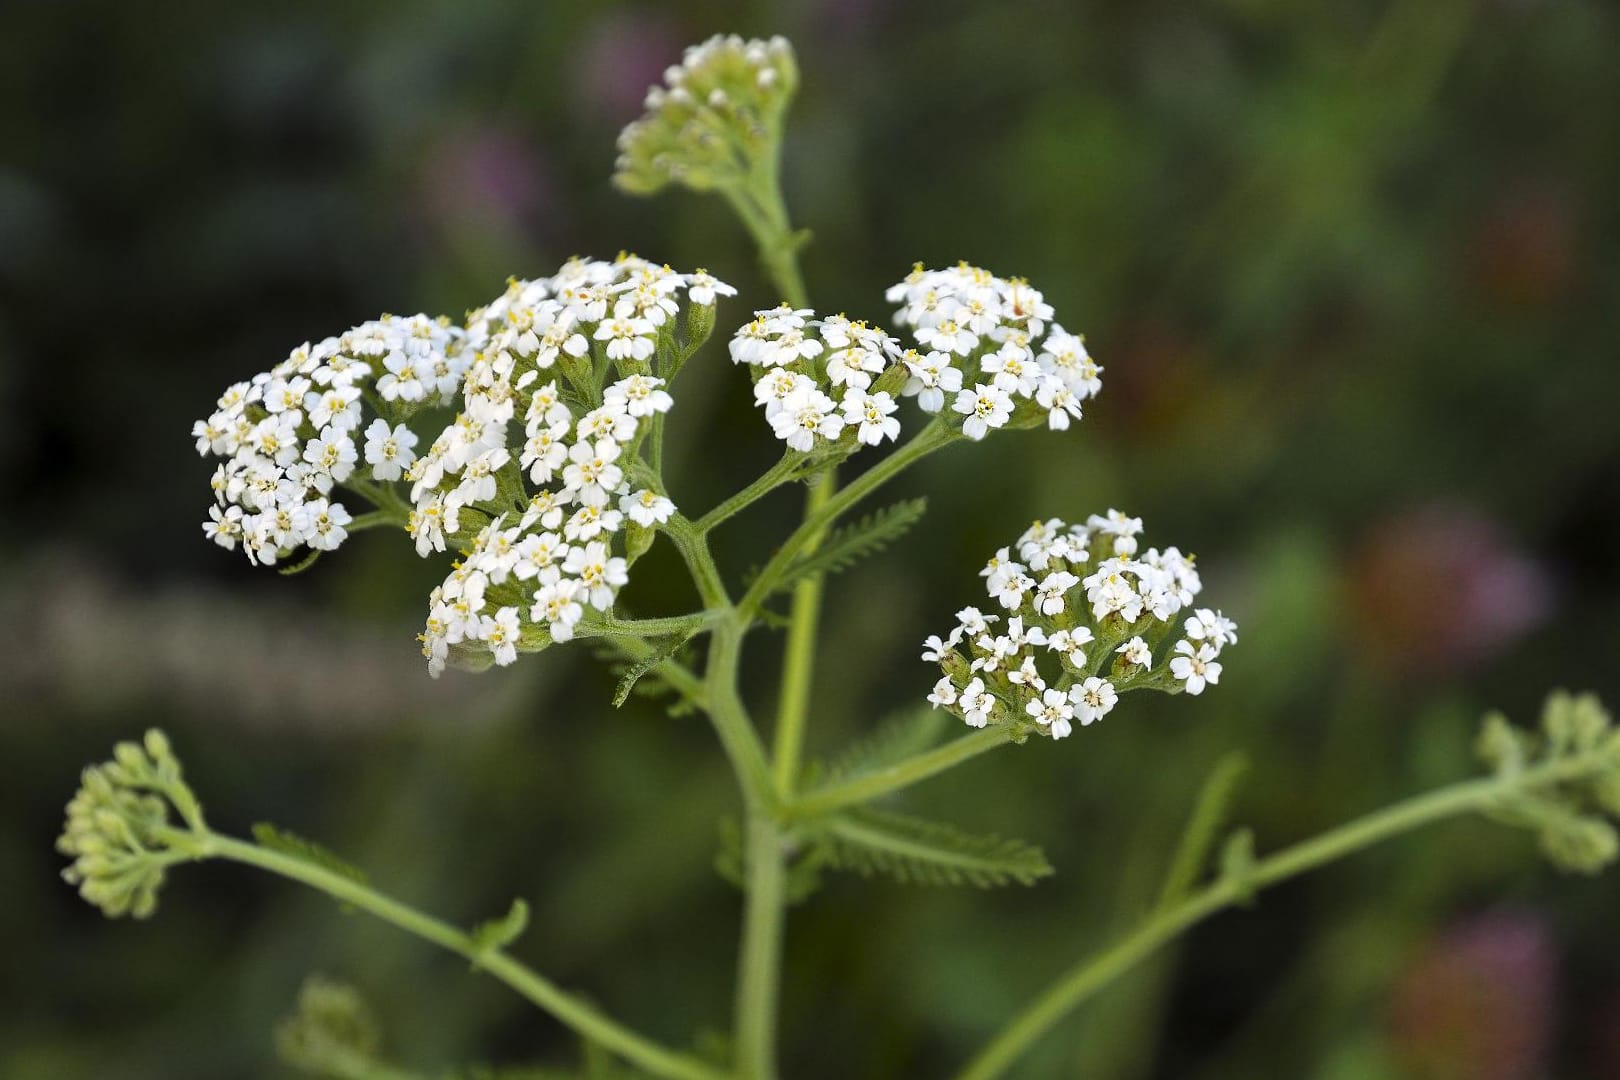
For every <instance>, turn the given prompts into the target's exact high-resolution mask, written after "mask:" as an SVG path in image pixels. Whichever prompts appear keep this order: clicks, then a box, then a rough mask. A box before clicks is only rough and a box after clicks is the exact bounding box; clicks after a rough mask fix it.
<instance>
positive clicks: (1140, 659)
mask: <svg viewBox="0 0 1620 1080" xmlns="http://www.w3.org/2000/svg"><path fill="white" fill-rule="evenodd" d="M1114 651H1115V652H1117V653H1118V654H1119V655H1120V656H1123V657H1124V658H1125V662H1126V663H1127V664H1135V665H1136V666H1137V667H1151V666H1152V664H1153V650H1152V649H1150V648H1148V643H1147V642H1145V641H1143V640H1142V639H1141V638H1139V637H1133V638H1131V640H1129V641H1127V642H1126V643H1125V644H1123V645H1121V646H1120V647H1119V648H1117V649H1115V650H1114Z"/></svg>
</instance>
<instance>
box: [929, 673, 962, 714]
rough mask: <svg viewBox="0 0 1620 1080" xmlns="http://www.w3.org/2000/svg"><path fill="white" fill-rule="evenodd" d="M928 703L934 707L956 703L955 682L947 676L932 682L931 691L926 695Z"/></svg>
mask: <svg viewBox="0 0 1620 1080" xmlns="http://www.w3.org/2000/svg"><path fill="white" fill-rule="evenodd" d="M928 704H930V705H932V706H933V707H934V708H936V709H937V708H939V707H940V706H942V705H945V706H950V705H954V704H956V684H955V683H953V682H951V680H950V679H948V678H946V679H941V680H939V682H937V683H935V684H934V689H933V692H932V693H930V694H929V695H928Z"/></svg>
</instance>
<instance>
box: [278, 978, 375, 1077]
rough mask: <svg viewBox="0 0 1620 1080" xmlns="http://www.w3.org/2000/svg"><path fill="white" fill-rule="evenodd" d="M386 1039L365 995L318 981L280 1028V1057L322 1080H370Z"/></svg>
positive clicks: (300, 996)
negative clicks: (329, 1079)
mask: <svg viewBox="0 0 1620 1080" xmlns="http://www.w3.org/2000/svg"><path fill="white" fill-rule="evenodd" d="M381 1045H382V1036H381V1032H380V1030H379V1028H378V1025H377V1021H376V1019H375V1018H374V1017H373V1016H372V1012H371V1009H370V1007H369V1006H367V1005H366V1002H365V1000H364V999H363V998H362V997H361V996H360V993H359V992H358V991H357V990H355V989H354V987H352V986H349V985H347V984H344V983H340V982H334V981H333V980H331V979H327V978H323V977H322V976H319V975H312V976H310V977H309V978H308V979H306V980H305V981H304V986H303V988H302V989H301V990H299V992H298V1007H297V1011H296V1012H294V1013H293V1014H292V1015H291V1016H289V1017H287V1019H285V1020H283V1021H282V1022H281V1023H280V1024H278V1025H277V1026H276V1053H277V1054H278V1055H279V1056H280V1058H281V1060H282V1061H285V1062H286V1063H287V1064H289V1065H291V1066H293V1067H294V1068H298V1069H303V1070H306V1071H308V1072H310V1073H313V1074H316V1075H320V1076H327V1075H332V1076H351V1075H370V1074H371V1072H372V1071H373V1070H372V1066H373V1065H374V1064H375V1059H376V1055H377V1051H378V1050H379V1049H380V1048H381Z"/></svg>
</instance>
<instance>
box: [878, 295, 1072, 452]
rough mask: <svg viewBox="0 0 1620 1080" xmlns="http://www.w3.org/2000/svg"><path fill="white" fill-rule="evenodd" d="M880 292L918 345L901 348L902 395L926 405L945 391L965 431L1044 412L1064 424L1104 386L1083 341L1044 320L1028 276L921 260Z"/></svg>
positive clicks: (1047, 314)
mask: <svg viewBox="0 0 1620 1080" xmlns="http://www.w3.org/2000/svg"><path fill="white" fill-rule="evenodd" d="M887 296H888V299H889V301H890V302H891V303H896V304H899V305H901V306H900V309H899V310H898V311H897V312H895V323H896V324H897V325H899V326H905V327H909V328H910V329H911V333H912V337H914V338H915V339H916V342H917V345H918V349H916V350H908V351H907V352H906V354H905V364H906V367H907V369H908V370H909V372H910V375H911V378H910V380H909V381H908V382H907V383H906V385H905V389H904V390H903V393H904V395H905V396H907V397H913V396H914V397H916V398H917V403H918V404H919V405H920V406H921V407H922V408H923V409H924V410H925V411H927V412H931V413H935V412H939V411H940V410H942V409H943V408H944V407H945V403H946V401H947V400H949V401H950V403H951V408H952V409H953V410H954V411H955V412H957V413H960V414H961V416H962V432H963V434H965V435H966V436H967V437H968V438H970V439H982V438H984V437H985V435H986V434H988V433H989V432H990V431H991V430H992V429H994V428H999V427H1004V426H1006V425H1007V424H1008V423H1019V424H1020V426H1023V425H1024V424H1027V423H1030V422H1038V421H1039V419H1040V417H1041V415H1042V414H1043V413H1044V415H1045V418H1046V423H1047V425H1048V426H1049V427H1051V428H1053V429H1063V428H1067V427H1068V426H1069V422H1070V421H1071V420H1078V419H1080V406H1081V403H1082V402H1084V401H1085V400H1086V399H1087V398H1090V397H1093V396H1095V395H1096V393H1097V391H1098V390H1100V389H1102V378H1101V376H1102V369H1101V368H1100V367H1098V366H1097V365H1096V363H1095V362H1093V361H1092V359H1091V357H1090V356H1089V355H1088V354H1087V353H1086V346H1085V340H1084V339H1083V338H1081V337H1079V336H1077V335H1075V334H1071V333H1069V332H1068V331H1066V330H1064V329H1063V327H1061V326H1059V325H1057V324H1056V323H1053V322H1051V319H1052V306H1051V305H1050V304H1048V303H1047V302H1046V301H1045V299H1044V298H1043V297H1042V296H1041V294H1040V293H1039V292H1037V291H1036V290H1035V289H1033V288H1031V287H1030V285H1029V283H1028V282H1026V281H1023V280H1021V279H1019V278H1011V279H1005V278H999V277H996V276H995V275H994V274H992V273H990V272H989V271H988V270H982V269H980V268H979V267H976V266H969V265H967V264H966V263H961V264H959V265H957V266H955V267H952V268H951V269H948V270H925V269H923V267H922V266H921V265H920V264H919V265H918V266H916V267H914V268H913V269H912V272H911V273H910V274H909V275H907V276H906V279H905V280H904V281H902V282H900V283H898V284H896V285H894V286H892V287H891V288H890V289H889V291H888V293H887ZM1037 342H1038V344H1037ZM1018 414H1023V415H1018Z"/></svg>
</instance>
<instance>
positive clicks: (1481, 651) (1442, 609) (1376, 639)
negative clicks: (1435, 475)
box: [1350, 503, 1552, 670]
mask: <svg viewBox="0 0 1620 1080" xmlns="http://www.w3.org/2000/svg"><path fill="white" fill-rule="evenodd" d="M1350 585H1351V598H1350V602H1351V608H1352V611H1353V613H1354V616H1355V619H1356V622H1357V629H1358V631H1359V636H1360V637H1361V638H1362V640H1363V644H1364V646H1365V647H1366V648H1367V649H1368V651H1369V652H1370V653H1371V654H1372V655H1374V656H1375V657H1377V658H1378V659H1379V660H1380V661H1381V662H1382V663H1384V664H1385V665H1386V666H1388V667H1393V668H1400V669H1408V670H1424V669H1430V670H1432V669H1436V668H1438V669H1455V668H1459V667H1463V666H1466V665H1468V664H1470V663H1474V662H1477V661H1479V660H1482V659H1485V658H1487V657H1489V656H1490V655H1492V654H1493V653H1495V652H1497V651H1499V650H1501V649H1503V648H1505V647H1506V646H1508V645H1509V644H1511V643H1512V642H1513V641H1514V640H1515V639H1517V638H1518V637H1520V636H1521V635H1523V634H1524V633H1526V632H1527V631H1529V630H1531V629H1532V628H1534V627H1535V626H1537V625H1538V624H1540V623H1541V622H1542V621H1543V620H1544V619H1546V617H1547V615H1548V614H1549V612H1550V611H1551V608H1552V585H1551V582H1550V580H1549V578H1548V575H1547V573H1546V571H1545V570H1544V569H1543V568H1542V567H1541V566H1540V565H1539V564H1538V563H1536V562H1535V561H1534V560H1532V559H1531V558H1530V557H1528V556H1527V555H1525V554H1523V553H1522V552H1520V551H1519V550H1517V549H1516V548H1514V547H1513V545H1512V544H1511V542H1510V541H1509V540H1508V539H1507V538H1506V537H1505V536H1504V535H1503V533H1502V531H1501V529H1500V528H1499V527H1498V526H1497V525H1496V523H1495V522H1493V521H1491V520H1490V519H1489V518H1487V517H1485V516H1484V515H1482V514H1481V513H1479V512H1478V511H1477V510H1474V509H1472V508H1470V507H1466V506H1460V505H1455V504H1447V503H1432V504H1429V505H1427V506H1422V507H1419V508H1417V509H1416V510H1412V511H1408V512H1406V513H1403V514H1400V515H1398V516H1395V517H1392V518H1388V519H1386V520H1384V521H1383V522H1381V523H1379V524H1377V525H1376V526H1374V528H1373V530H1372V532H1371V533H1370V534H1369V535H1368V536H1366V537H1365V538H1364V539H1363V541H1362V543H1361V545H1360V548H1359V549H1358V550H1357V552H1356V553H1355V554H1354V556H1353V557H1352V562H1351V567H1350Z"/></svg>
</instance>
